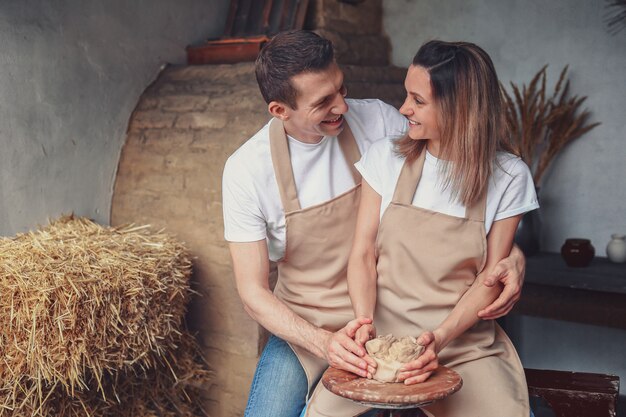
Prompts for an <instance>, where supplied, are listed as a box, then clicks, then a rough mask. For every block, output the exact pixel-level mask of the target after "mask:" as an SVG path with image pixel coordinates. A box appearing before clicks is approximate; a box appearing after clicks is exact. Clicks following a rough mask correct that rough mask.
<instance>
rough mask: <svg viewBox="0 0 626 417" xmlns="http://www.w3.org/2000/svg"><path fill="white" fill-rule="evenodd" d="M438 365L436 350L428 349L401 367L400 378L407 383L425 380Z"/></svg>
mask: <svg viewBox="0 0 626 417" xmlns="http://www.w3.org/2000/svg"><path fill="white" fill-rule="evenodd" d="M438 366H439V360H438V358H437V355H436V354H435V352H434V350H432V349H427V350H426V351H424V353H422V354H421V355H420V356H419V358H417V359H416V360H414V361H411V362H409V363H406V364H405V365H404V366H403V367H402V368H400V371H401V372H400V373H399V374H398V379H399V380H400V382H404V383H405V384H406V385H411V384H417V383H420V382H424V381H426V380H427V379H428V377H429V376H430V375H431V374H432V373H433V371H434V370H435V369H437V367H438Z"/></svg>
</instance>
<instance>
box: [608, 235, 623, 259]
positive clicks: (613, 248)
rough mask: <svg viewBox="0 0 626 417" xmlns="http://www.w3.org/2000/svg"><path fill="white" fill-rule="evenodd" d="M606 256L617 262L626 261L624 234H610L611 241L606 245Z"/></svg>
mask: <svg viewBox="0 0 626 417" xmlns="http://www.w3.org/2000/svg"><path fill="white" fill-rule="evenodd" d="M606 256H608V258H609V259H610V260H611V262H615V263H618V264H621V263H624V262H626V236H624V235H620V234H614V235H611V241H610V242H609V244H608V245H607V246H606Z"/></svg>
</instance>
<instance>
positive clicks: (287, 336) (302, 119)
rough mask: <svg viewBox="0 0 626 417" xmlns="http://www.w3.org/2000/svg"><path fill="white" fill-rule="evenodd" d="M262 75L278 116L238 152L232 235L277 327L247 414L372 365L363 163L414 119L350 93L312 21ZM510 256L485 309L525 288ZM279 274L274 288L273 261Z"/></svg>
mask: <svg viewBox="0 0 626 417" xmlns="http://www.w3.org/2000/svg"><path fill="white" fill-rule="evenodd" d="M256 76H257V81H258V83H259V87H260V89H261V93H262V95H263V98H264V99H265V101H266V102H267V104H268V110H269V113H270V114H271V115H272V116H273V119H272V120H271V121H270V122H269V123H268V124H267V125H266V126H265V127H263V128H262V129H261V130H260V131H259V132H258V133H256V134H255V135H254V136H253V137H252V138H251V139H249V140H248V141H247V142H246V143H245V144H244V145H243V146H242V147H241V148H239V149H238V150H237V151H236V152H235V153H234V154H233V155H232V156H231V157H230V158H229V160H228V161H227V163H226V166H225V168H224V177H223V200H224V204H223V207H224V226H225V238H226V240H227V241H229V244H230V251H231V256H232V259H233V267H234V272H235V279H236V283H237V289H238V291H239V294H240V296H241V299H242V301H243V304H244V307H245V309H246V311H247V312H248V313H249V314H250V315H251V317H252V318H253V319H254V320H256V321H257V322H258V323H259V324H261V325H262V326H263V327H265V328H266V329H267V330H269V331H270V332H271V333H272V335H273V336H272V337H271V338H270V340H269V342H268V344H267V346H266V348H265V350H264V352H263V354H262V356H261V359H260V360H259V364H258V366H257V371H256V373H255V377H254V380H253V383H252V388H251V391H250V397H249V400H248V406H247V408H246V413H245V416H273V417H276V416H298V415H299V413H300V411H301V410H302V408H303V406H304V403H305V398H306V396H307V393H308V392H309V390H310V388H311V387H312V386H313V385H314V384H315V383H316V382H317V380H318V379H319V377H320V375H321V373H322V372H323V370H324V369H325V368H326V367H327V366H328V364H330V365H332V366H335V367H339V368H342V369H346V370H349V371H352V372H354V373H356V374H359V375H361V376H367V375H368V372H371V371H372V370H373V369H372V368H371V366H370V365H368V363H367V362H366V361H365V360H364V359H363V356H364V355H365V351H364V349H363V348H362V346H360V345H358V344H357V343H356V342H355V341H354V340H353V336H354V334H355V332H356V330H357V329H358V328H359V327H360V326H362V325H364V324H369V323H370V322H371V320H369V319H367V318H356V319H355V318H354V315H353V312H352V309H351V306H350V300H349V297H348V291H347V281H346V267H347V262H348V254H349V251H350V246H351V241H352V236H353V234H354V225H355V221H356V212H357V208H358V203H359V197H360V176H359V174H358V172H357V171H356V169H354V167H353V164H354V163H355V162H356V161H358V160H359V158H360V156H361V154H362V153H363V152H365V150H366V149H367V148H368V147H369V146H370V145H371V144H372V143H373V142H375V141H377V140H379V139H382V138H384V137H389V136H401V135H402V134H403V133H404V132H405V130H406V127H407V125H406V123H407V122H406V119H405V118H404V117H403V116H401V115H400V114H399V113H398V111H397V110H396V109H394V108H393V107H391V106H389V105H387V104H385V103H383V102H381V101H379V100H349V99H345V96H346V88H345V86H344V85H343V74H342V72H341V70H340V69H339V67H338V66H337V64H336V63H335V61H334V57H333V50H332V44H331V43H330V42H329V41H328V40H326V39H323V38H321V37H319V36H318V35H316V34H314V33H312V32H308V31H291V32H285V33H281V34H278V35H276V36H275V37H274V38H273V39H272V40H271V41H270V42H268V44H267V45H266V46H265V47H264V48H263V50H262V51H261V53H260V55H259V57H258V59H257V62H256ZM514 259H515V260H516V262H517V265H516V264H515V263H514V262H513V260H512V259H511V258H508V259H507V260H505V261H503V262H502V263H501V264H499V265H498V268H496V269H497V270H496V271H493V274H492V275H493V277H492V279H491V281H492V282H491V285H495V283H496V282H498V281H500V282H502V283H503V284H505V290H504V291H503V293H502V295H501V297H500V298H499V299H498V300H496V302H495V303H494V304H492V305H491V306H489V307H488V308H487V309H486V310H485V311H483V312H481V313H483V314H482V316H483V318H494V317H497V316H500V315H503V314H506V312H508V311H509V310H510V308H511V307H512V306H513V304H514V303H515V301H517V299H518V298H519V292H520V287H521V281H522V279H523V272H522V270H523V263H524V261H523V257H522V256H521V255H520V253H519V251H517V253H516V256H515V257H514ZM270 261H277V262H278V282H277V285H276V288H275V290H274V292H272V291H271V290H270V288H269V283H268V276H269V262H270Z"/></svg>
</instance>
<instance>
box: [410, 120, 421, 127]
mask: <svg viewBox="0 0 626 417" xmlns="http://www.w3.org/2000/svg"><path fill="white" fill-rule="evenodd" d="M407 120H408V121H409V125H410V126H419V125H421V123H418V122H415V121H413V120H411V119H407Z"/></svg>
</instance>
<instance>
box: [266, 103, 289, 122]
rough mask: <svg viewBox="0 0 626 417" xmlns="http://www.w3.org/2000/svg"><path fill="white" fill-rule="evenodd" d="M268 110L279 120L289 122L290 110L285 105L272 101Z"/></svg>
mask: <svg viewBox="0 0 626 417" xmlns="http://www.w3.org/2000/svg"><path fill="white" fill-rule="evenodd" d="M267 110H268V111H269V112H270V114H271V115H272V116H274V117H276V118H277V119H280V120H282V121H283V122H284V121H287V120H289V109H288V107H287V105H286V104H285V103H281V102H279V101H272V102H270V104H268V105H267Z"/></svg>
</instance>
